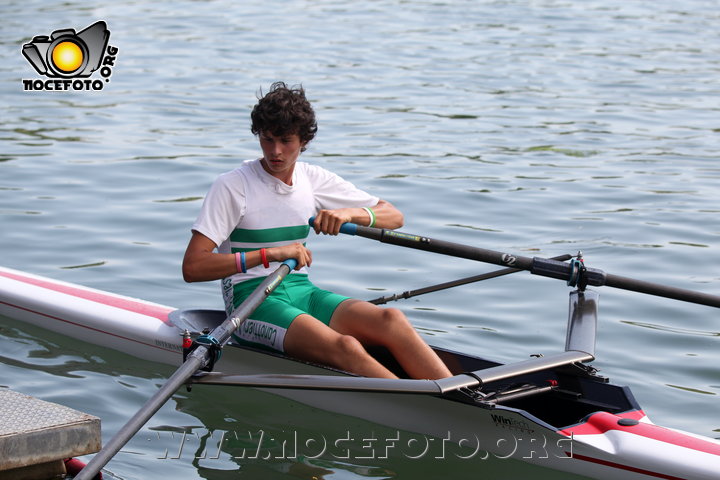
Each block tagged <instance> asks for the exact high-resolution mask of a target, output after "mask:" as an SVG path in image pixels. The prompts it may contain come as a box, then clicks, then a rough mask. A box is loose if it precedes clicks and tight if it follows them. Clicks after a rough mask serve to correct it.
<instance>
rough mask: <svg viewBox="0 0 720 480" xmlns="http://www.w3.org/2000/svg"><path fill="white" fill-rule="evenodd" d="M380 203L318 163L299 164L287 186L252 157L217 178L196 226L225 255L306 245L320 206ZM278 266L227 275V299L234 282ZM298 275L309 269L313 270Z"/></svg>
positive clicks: (224, 288) (339, 206) (268, 271)
mask: <svg viewBox="0 0 720 480" xmlns="http://www.w3.org/2000/svg"><path fill="white" fill-rule="evenodd" d="M379 201H380V199H379V198H378V197H375V196H373V195H370V194H368V193H366V192H364V191H362V190H360V189H358V188H357V187H355V185H353V184H352V183H350V182H348V181H346V180H343V179H342V178H340V177H339V176H338V175H336V174H334V173H332V172H330V171H328V170H325V169H324V168H322V167H318V166H317V165H310V164H308V163H306V162H297V163H296V164H295V170H294V172H293V179H292V185H287V184H286V183H284V182H282V181H280V180H278V179H277V178H275V177H273V176H272V175H270V174H269V173H267V172H266V171H265V169H263V167H262V165H261V164H260V159H256V160H247V161H245V162H243V164H242V165H241V166H240V167H239V168H236V169H235V170H232V171H230V172H226V173H224V174H222V175H220V176H219V177H218V178H217V180H215V182H214V183H213V185H212V187H210V191H209V192H208V194H207V196H206V197H205V201H204V202H203V206H202V208H201V210H200V214H199V215H198V218H197V220H196V221H195V223H194V224H193V226H192V229H193V230H195V231H197V232H199V233H202V234H203V235H205V236H206V237H208V238H209V239H210V240H212V241H213V242H214V243H215V245H217V246H218V249H217V250H218V252H219V253H235V252H243V251H251V250H257V249H259V248H262V247H266V248H267V247H273V246H279V245H288V244H291V243H297V242H300V243H305V241H306V240H307V237H308V234H309V232H310V225H309V224H308V219H309V218H310V217H311V216H313V215H316V214H317V212H318V211H319V210H321V209H336V208H348V207H372V206H374V205H377V203H378V202H379ZM277 266H278V265H277V264H275V265H273V264H270V268H268V269H266V268H264V267H263V266H262V265H258V266H257V267H254V268H251V269H249V270H248V272H247V273H245V274H243V273H237V274H235V275H232V276H231V277H228V278H226V279H224V280H223V282H222V283H223V293H224V296H225V298H226V299H227V293H228V291H227V289H231V288H232V286H233V285H235V284H237V283H240V282H244V281H247V280H250V279H253V278H257V277H264V276H267V275H269V274H270V273H271V272H272V271H274V270H275V269H276V268H277ZM293 273H295V272H293ZM297 273H307V268H303V269H301V270H300V271H298V272H297Z"/></svg>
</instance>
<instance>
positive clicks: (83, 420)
mask: <svg viewBox="0 0 720 480" xmlns="http://www.w3.org/2000/svg"><path fill="white" fill-rule="evenodd" d="M101 446H102V438H101V436H100V419H99V418H97V417H94V416H92V415H88V414H85V413H82V412H78V411H77V410H73V409H71V408H67V407H64V406H62V405H57V404H55V403H50V402H45V401H43V400H38V399H37V398H34V397H30V396H28V395H23V394H21V393H17V392H13V391H12V390H8V389H2V388H0V480H6V479H8V480H9V479H13V480H21V479H22V480H25V479H27V480H45V479H49V478H61V477H62V475H64V473H65V465H64V463H63V460H64V459H66V458H71V457H76V456H79V455H86V454H89V453H94V452H97V451H99V450H100V447H101Z"/></svg>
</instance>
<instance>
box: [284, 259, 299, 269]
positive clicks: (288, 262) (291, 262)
mask: <svg viewBox="0 0 720 480" xmlns="http://www.w3.org/2000/svg"><path fill="white" fill-rule="evenodd" d="M282 263H284V264H285V265H287V266H288V267H289V268H290V271H291V272H292V271H293V270H295V267H297V264H298V262H297V260H295V259H294V258H288V259H287V260H285V261H284V262H282Z"/></svg>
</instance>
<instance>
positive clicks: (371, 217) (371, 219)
mask: <svg viewBox="0 0 720 480" xmlns="http://www.w3.org/2000/svg"><path fill="white" fill-rule="evenodd" d="M363 210H365V211H366V212H367V214H368V215H370V223H368V227H374V226H375V212H373V210H372V208H369V207H363Z"/></svg>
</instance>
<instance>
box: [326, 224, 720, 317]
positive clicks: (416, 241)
mask: <svg viewBox="0 0 720 480" xmlns="http://www.w3.org/2000/svg"><path fill="white" fill-rule="evenodd" d="M340 231H341V232H342V233H346V234H348V235H359V236H361V237H365V238H370V239H373V240H377V241H380V242H383V243H390V244H393V245H399V246H403V247H409V248H414V249H417V250H425V251H428V252H434V253H440V254H443V255H451V256H454V257H460V258H466V259H468V260H476V261H479V262H485V263H492V264H495V265H501V266H504V267H512V268H516V269H519V270H527V271H529V272H531V273H533V274H535V275H541V276H545V277H550V278H556V279H558V280H565V281H568V280H570V279H571V277H572V276H573V275H574V272H573V266H572V265H569V264H567V263H563V262H559V261H556V260H551V259H545V258H539V257H532V258H531V257H523V256H519V255H512V254H509V253H503V252H498V251H494V250H486V249H484V248H477V247H471V246H469V245H463V244H459V243H453V242H447V241H444V240H436V239H432V238H428V237H424V236H420V235H413V234H409V233H403V232H396V231H394V230H385V229H381V228H372V227H364V226H361V225H355V224H351V223H346V224H345V225H343V227H342V228H341V230H340ZM582 275H583V276H584V282H585V284H586V285H591V286H596V287H601V286H608V287H614V288H620V289H624V290H630V291H634V292H639V293H645V294H648V295H657V296H661V297H666V298H672V299H674V300H681V301H684V302H690V303H697V304H700V305H707V306H710V307H718V308H720V296H717V295H710V294H707V293H702V292H696V291H693V290H686V289H683V288H675V287H668V286H665V285H660V284H657V283H652V282H646V281H643V280H635V279H632V278H627V277H621V276H618V275H611V274H607V273H605V272H603V271H602V270H599V269H596V268H587V269H585V271H584V272H583V274H582Z"/></svg>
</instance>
